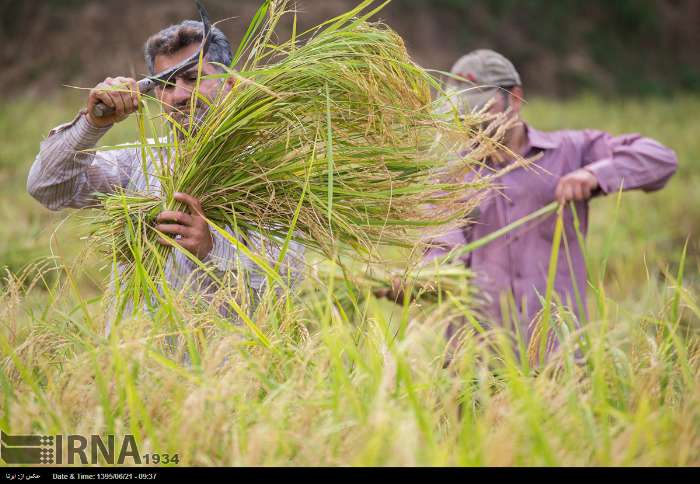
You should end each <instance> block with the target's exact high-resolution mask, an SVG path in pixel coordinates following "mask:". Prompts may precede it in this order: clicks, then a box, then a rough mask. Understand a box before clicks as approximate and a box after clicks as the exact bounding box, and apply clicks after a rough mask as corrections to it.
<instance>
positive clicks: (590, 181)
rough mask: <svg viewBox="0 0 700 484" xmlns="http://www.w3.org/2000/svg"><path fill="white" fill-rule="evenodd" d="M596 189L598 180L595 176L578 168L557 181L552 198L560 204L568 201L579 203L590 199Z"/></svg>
mask: <svg viewBox="0 0 700 484" xmlns="http://www.w3.org/2000/svg"><path fill="white" fill-rule="evenodd" d="M596 188H598V179H597V178H596V177H595V175H594V174H593V173H591V172H590V171H588V170H586V169H585V168H580V169H578V170H576V171H572V172H571V173H569V174H567V175H564V176H563V177H561V178H560V179H559V183H558V184H557V189H556V190H555V192H554V196H555V198H556V199H557V201H558V202H559V203H561V204H564V203H566V202H570V201H576V202H580V201H583V200H588V199H589V198H591V195H593V191H594V190H595V189H596Z"/></svg>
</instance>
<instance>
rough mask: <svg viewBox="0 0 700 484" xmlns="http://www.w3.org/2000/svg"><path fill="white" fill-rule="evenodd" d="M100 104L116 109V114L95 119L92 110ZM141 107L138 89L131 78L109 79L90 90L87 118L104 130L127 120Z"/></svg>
mask: <svg viewBox="0 0 700 484" xmlns="http://www.w3.org/2000/svg"><path fill="white" fill-rule="evenodd" d="M99 102H102V103H104V104H106V105H107V106H109V107H110V108H114V113H112V114H110V115H107V116H103V117H101V118H98V117H95V116H94V115H93V114H92V109H93V108H94V107H95V105H96V104H97V103H99ZM138 107H139V96H138V87H137V86H136V81H135V80H133V79H131V78H130V77H114V78H112V77H108V78H107V79H105V80H104V81H102V82H101V83H99V84H98V85H96V86H95V87H93V88H92V89H91V90H90V94H89V95H88V101H87V117H88V121H90V124H92V125H93V126H97V127H98V128H104V127H105V126H110V125H112V124H114V123H118V122H119V121H122V120H124V119H126V118H127V117H128V116H129V115H130V114H131V113H133V112H134V111H136V110H137V109H138Z"/></svg>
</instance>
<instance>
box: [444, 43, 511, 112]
mask: <svg viewBox="0 0 700 484" xmlns="http://www.w3.org/2000/svg"><path fill="white" fill-rule="evenodd" d="M450 73H451V74H453V75H454V76H456V77H458V78H459V79H454V78H450V79H449V80H448V81H447V86H446V88H447V91H448V92H450V93H457V96H455V97H453V102H455V104H457V107H458V109H459V111H460V112H462V113H463V112H465V111H466V110H474V109H480V108H482V107H483V106H484V105H485V104H486V103H487V102H488V101H490V100H491V99H492V98H493V97H494V96H495V95H496V93H497V92H498V90H499V88H503V87H511V86H520V85H522V83H521V81H520V75H519V74H518V71H517V70H515V66H513V63H512V62H511V61H509V60H508V59H506V58H505V57H504V56H503V55H501V54H499V53H498V52H494V51H493V50H489V49H479V50H475V51H473V52H470V53H469V54H466V55H464V56H462V57H461V58H460V59H459V60H458V61H457V62H455V64H454V65H453V66H452V69H450Z"/></svg>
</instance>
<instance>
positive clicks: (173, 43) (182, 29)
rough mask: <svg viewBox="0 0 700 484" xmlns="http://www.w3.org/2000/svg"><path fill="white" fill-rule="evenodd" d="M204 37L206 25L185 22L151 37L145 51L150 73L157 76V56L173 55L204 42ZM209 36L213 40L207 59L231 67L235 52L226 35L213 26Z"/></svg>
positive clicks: (191, 21)
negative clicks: (189, 46)
mask: <svg viewBox="0 0 700 484" xmlns="http://www.w3.org/2000/svg"><path fill="white" fill-rule="evenodd" d="M203 35H204V25H203V24H202V22H198V21H196V20H185V21H183V22H180V23H179V24H177V25H171V26H170V27H167V28H165V29H163V30H161V31H160V32H158V33H157V34H154V35H152V36H151V37H149V39H148V40H147V41H146V45H145V46H144V49H143V51H144V57H145V59H146V66H147V67H148V73H149V74H151V75H153V74H155V59H156V56H158V55H161V54H164V55H172V54H174V53H175V52H177V51H179V50H180V49H183V48H185V47H187V46H188V45H192V44H195V43H199V42H201V41H202V36H203ZM209 35H210V37H211V39H210V43H209V50H208V51H207V55H206V59H207V60H208V61H209V62H218V63H220V64H224V65H227V66H228V65H231V62H233V52H232V51H231V44H230V42H229V41H228V39H227V38H226V36H225V35H224V33H223V32H222V31H221V30H219V29H218V28H216V27H213V26H212V28H211V33H210V34H209Z"/></svg>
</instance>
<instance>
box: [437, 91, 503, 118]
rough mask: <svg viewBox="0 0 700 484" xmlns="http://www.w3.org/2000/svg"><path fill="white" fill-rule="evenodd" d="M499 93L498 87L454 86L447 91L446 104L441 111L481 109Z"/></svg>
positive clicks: (463, 111)
mask: <svg viewBox="0 0 700 484" xmlns="http://www.w3.org/2000/svg"><path fill="white" fill-rule="evenodd" d="M497 93H498V88H497V87H479V86H471V87H469V86H465V87H460V88H456V87H452V88H450V89H448V90H447V91H446V97H447V99H446V102H445V106H444V107H443V108H442V109H441V111H449V110H451V109H452V108H454V109H457V111H458V112H459V114H468V113H471V112H474V111H479V110H480V109H482V108H483V107H484V106H486V104H487V103H488V102H489V101H490V100H491V99H493V98H494V97H495V96H496V94H497Z"/></svg>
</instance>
